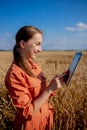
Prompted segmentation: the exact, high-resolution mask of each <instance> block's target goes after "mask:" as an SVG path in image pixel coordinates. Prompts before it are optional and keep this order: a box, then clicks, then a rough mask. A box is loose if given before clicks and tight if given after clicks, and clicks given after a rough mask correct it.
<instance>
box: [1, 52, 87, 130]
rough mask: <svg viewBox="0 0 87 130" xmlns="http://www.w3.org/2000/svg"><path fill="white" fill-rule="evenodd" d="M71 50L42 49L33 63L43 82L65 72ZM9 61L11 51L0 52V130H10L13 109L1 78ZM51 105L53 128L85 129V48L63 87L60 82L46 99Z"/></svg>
mask: <svg viewBox="0 0 87 130" xmlns="http://www.w3.org/2000/svg"><path fill="white" fill-rule="evenodd" d="M74 54H75V51H43V52H42V53H41V54H40V55H39V57H38V58H37V60H36V61H35V62H37V63H38V64H39V65H40V66H41V68H42V70H43V72H44V74H45V76H46V78H47V84H49V82H50V80H51V79H52V78H53V77H54V76H55V75H56V74H61V73H62V72H64V71H66V70H67V69H68V67H69V65H70V63H71V61H72V58H73V56H74ZM11 62H12V52H4V51H3V52H0V130H11V127H12V123H13V120H14V117H15V114H16V109H15V107H14V105H13V103H12V100H11V98H10V96H9V94H8V91H7V90H6V88H5V85H4V77H5V74H6V71H7V69H8V67H9V66H10V64H11ZM50 102H51V104H52V105H53V107H54V111H55V114H54V128H53V130H87V51H83V56H82V58H81V60H80V62H79V65H78V67H77V69H76V71H75V73H74V75H73V77H72V80H71V82H70V84H69V86H68V87H67V86H66V85H65V84H63V86H62V88H61V89H58V91H57V94H56V95H55V96H54V97H52V99H50Z"/></svg>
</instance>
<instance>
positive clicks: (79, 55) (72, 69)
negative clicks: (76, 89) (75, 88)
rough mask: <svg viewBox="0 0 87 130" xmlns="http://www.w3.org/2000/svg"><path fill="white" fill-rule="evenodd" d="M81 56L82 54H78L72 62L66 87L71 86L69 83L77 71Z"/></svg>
mask: <svg viewBox="0 0 87 130" xmlns="http://www.w3.org/2000/svg"><path fill="white" fill-rule="evenodd" d="M81 56H82V52H76V54H75V56H74V58H73V60H72V63H71V64H70V66H69V78H68V80H67V81H66V85H68V84H69V82H70V80H71V78H72V75H73V73H74V71H75V69H76V67H77V65H78V62H79V60H80V58H81Z"/></svg>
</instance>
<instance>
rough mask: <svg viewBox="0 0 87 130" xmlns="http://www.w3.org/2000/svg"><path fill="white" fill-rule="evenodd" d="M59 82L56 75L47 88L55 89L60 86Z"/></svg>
mask: <svg viewBox="0 0 87 130" xmlns="http://www.w3.org/2000/svg"><path fill="white" fill-rule="evenodd" d="M61 87H62V86H61V82H60V80H59V77H58V76H57V75H56V76H55V77H54V78H53V79H52V80H51V82H50V84H49V86H48V88H49V89H50V90H51V91H55V90H56V89H57V88H61Z"/></svg>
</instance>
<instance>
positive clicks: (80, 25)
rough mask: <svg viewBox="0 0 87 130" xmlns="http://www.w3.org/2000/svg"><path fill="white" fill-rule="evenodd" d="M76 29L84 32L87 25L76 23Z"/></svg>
mask: <svg viewBox="0 0 87 130" xmlns="http://www.w3.org/2000/svg"><path fill="white" fill-rule="evenodd" d="M77 29H78V30H79V31H82V30H86V29H87V24H84V23H78V24H77Z"/></svg>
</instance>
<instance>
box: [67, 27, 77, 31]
mask: <svg viewBox="0 0 87 130" xmlns="http://www.w3.org/2000/svg"><path fill="white" fill-rule="evenodd" d="M66 30H68V31H75V30H76V29H75V28H72V27H66Z"/></svg>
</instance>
